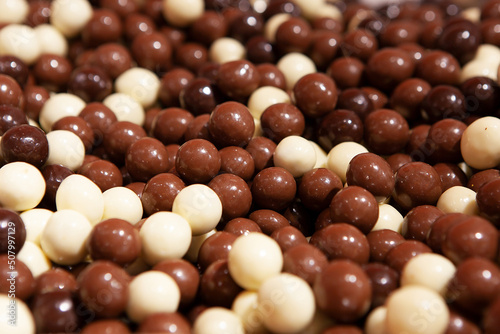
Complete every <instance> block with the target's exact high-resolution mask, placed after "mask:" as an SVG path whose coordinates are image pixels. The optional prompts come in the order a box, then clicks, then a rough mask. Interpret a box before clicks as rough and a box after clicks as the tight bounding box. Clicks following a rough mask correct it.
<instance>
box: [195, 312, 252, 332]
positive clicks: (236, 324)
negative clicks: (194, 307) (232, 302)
mask: <svg viewBox="0 0 500 334" xmlns="http://www.w3.org/2000/svg"><path fill="white" fill-rule="evenodd" d="M223 333H228V334H229V333H231V334H244V333H245V331H244V329H243V324H242V322H241V319H240V318H239V317H238V316H237V315H236V314H235V313H234V312H232V311H230V310H228V309H226V308H223V307H210V308H208V309H206V310H204V311H203V312H202V313H201V314H200V315H199V316H198V317H197V318H196V320H195V321H194V324H193V334H223Z"/></svg>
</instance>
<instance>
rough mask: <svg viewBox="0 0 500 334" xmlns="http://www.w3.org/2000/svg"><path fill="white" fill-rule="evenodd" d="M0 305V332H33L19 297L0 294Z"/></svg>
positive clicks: (31, 320)
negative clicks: (0, 309)
mask: <svg viewBox="0 0 500 334" xmlns="http://www.w3.org/2000/svg"><path fill="white" fill-rule="evenodd" d="M0 307H1V308H2V309H3V310H4V312H3V314H2V315H1V316H0V332H2V333H11V334H35V332H36V325H35V319H34V318H33V314H32V313H31V311H30V309H29V308H28V306H27V305H26V303H25V302H23V301H22V300H20V299H13V298H11V297H9V296H8V295H7V294H1V295H0ZM242 333H243V332H242Z"/></svg>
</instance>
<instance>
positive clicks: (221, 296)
mask: <svg viewBox="0 0 500 334" xmlns="http://www.w3.org/2000/svg"><path fill="white" fill-rule="evenodd" d="M241 291H242V288H241V287H240V286H238V284H236V282H235V281H234V279H233V278H232V277H231V275H230V271H229V268H228V261H227V259H226V260H217V261H215V262H213V263H212V264H210V265H209V266H208V268H207V269H206V270H205V272H204V273H203V275H202V276H201V280H200V297H201V298H202V300H203V301H204V302H205V303H207V304H208V305H212V306H223V307H230V306H231V304H232V303H233V300H234V298H236V296H237V295H238V294H239V293H240V292H241Z"/></svg>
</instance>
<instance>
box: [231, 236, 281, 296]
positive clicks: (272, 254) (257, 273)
mask: <svg viewBox="0 0 500 334" xmlns="http://www.w3.org/2000/svg"><path fill="white" fill-rule="evenodd" d="M228 266H229V273H230V274H231V277H232V278H233V279H234V280H235V282H236V283H238V285H240V286H241V287H243V288H246V289H249V290H255V289H258V288H259V286H260V285H261V284H262V283H263V282H264V281H265V280H266V279H268V278H270V277H272V276H274V275H277V274H279V273H280V272H281V268H282V267H283V254H282V253H281V248H280V246H279V245H278V243H277V242H276V241H274V240H273V239H272V238H271V237H268V236H266V235H265V234H262V233H258V232H252V233H249V234H247V235H242V236H239V237H238V238H237V239H236V240H235V241H234V242H233V245H232V248H231V250H230V251H229V257H228Z"/></svg>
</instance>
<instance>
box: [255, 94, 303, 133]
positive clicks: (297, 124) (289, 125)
mask: <svg viewBox="0 0 500 334" xmlns="http://www.w3.org/2000/svg"><path fill="white" fill-rule="evenodd" d="M260 122H261V123H260V126H261V128H262V131H263V132H264V135H266V137H268V138H269V139H271V140H273V141H274V142H276V143H279V142H280V141H281V140H282V139H284V138H285V137H287V136H300V135H302V133H303V132H304V130H305V119H304V115H303V114H302V112H301V111H300V110H299V109H298V108H297V107H295V106H294V105H292V104H289V103H276V104H273V105H271V106H269V107H267V108H266V109H265V110H264V112H263V113H262V115H261V116H260Z"/></svg>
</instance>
